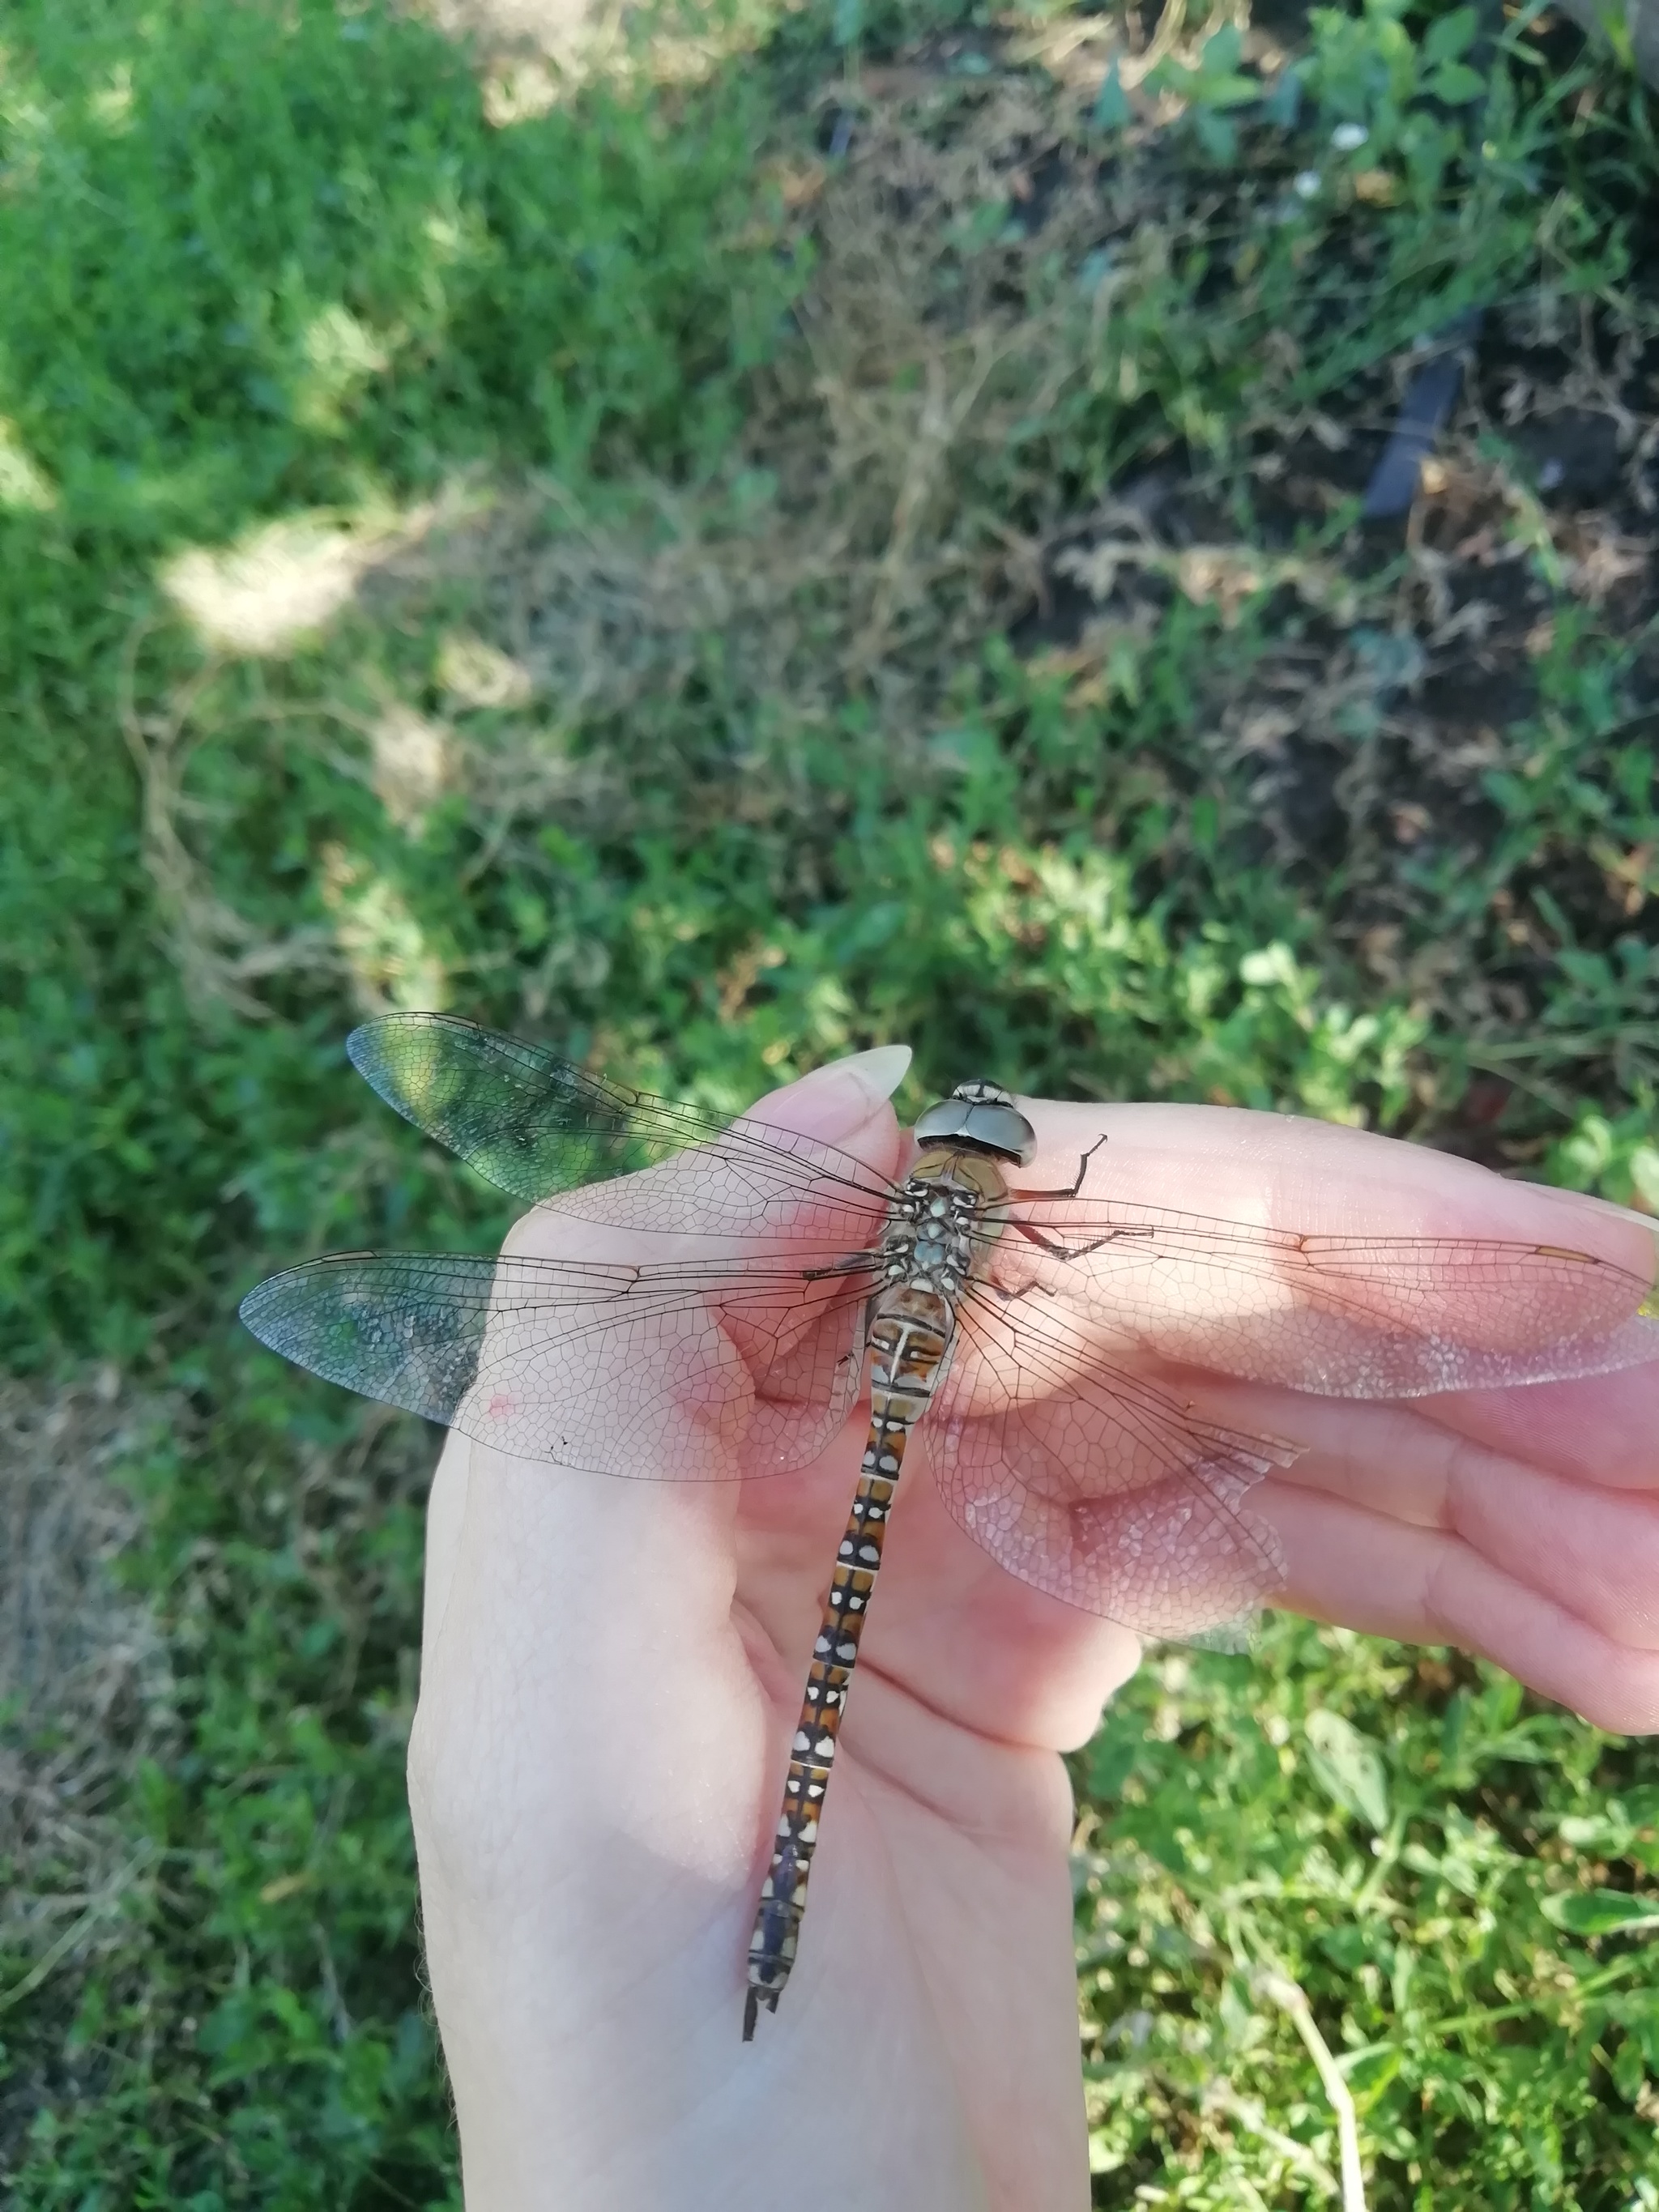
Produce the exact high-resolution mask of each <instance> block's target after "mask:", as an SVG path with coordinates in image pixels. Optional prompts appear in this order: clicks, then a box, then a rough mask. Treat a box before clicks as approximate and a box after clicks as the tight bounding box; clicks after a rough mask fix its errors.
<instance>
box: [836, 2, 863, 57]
mask: <svg viewBox="0 0 1659 2212" xmlns="http://www.w3.org/2000/svg"><path fill="white" fill-rule="evenodd" d="M863 28H864V0H836V27H835V32H834V37H835V41H836V45H837V46H853V45H854V44H855V43H856V41H857V39H858V35H859V33H860V31H861V30H862V29H863Z"/></svg>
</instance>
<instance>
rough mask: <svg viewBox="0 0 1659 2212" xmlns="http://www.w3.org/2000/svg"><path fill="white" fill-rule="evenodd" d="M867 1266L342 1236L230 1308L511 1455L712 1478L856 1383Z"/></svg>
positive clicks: (824, 1431)
mask: <svg viewBox="0 0 1659 2212" xmlns="http://www.w3.org/2000/svg"><path fill="white" fill-rule="evenodd" d="M871 1285H872V1278H871V1277H870V1275H869V1273H868V1272H867V1270H860V1268H859V1267H857V1266H856V1265H849V1266H848V1267H847V1268H846V1269H845V1270H844V1271H843V1272H842V1273H839V1274H837V1275H836V1276H834V1277H832V1278H829V1279H815V1278H811V1277H808V1276H805V1275H804V1274H803V1273H802V1272H801V1271H800V1270H799V1269H798V1268H797V1269H793V1270H791V1269H787V1268H782V1267H768V1266H766V1265H764V1264H763V1265H760V1266H758V1267H739V1266H737V1265H735V1264H733V1265H727V1266H724V1267H721V1266H718V1265H717V1266H714V1267H696V1268H693V1267H685V1266H681V1265H678V1264H668V1265H665V1266H661V1267H623V1266H607V1265H604V1264H599V1263H592V1262H580V1261H554V1260H538V1259H517V1258H514V1259H501V1260H489V1259H483V1258H473V1257H470V1256H466V1255H453V1256H451V1255H422V1254H415V1253H392V1254H375V1253H348V1254H343V1255H339V1256H337V1257H334V1258H330V1259H325V1260H314V1261H311V1262H310V1263H309V1264H308V1265H307V1266H305V1267H295V1268H292V1269H290V1270H289V1272H288V1273H285V1274H281V1275H274V1276H272V1277H271V1278H270V1280H269V1281H267V1282H264V1283H261V1284H260V1285H258V1287H257V1288H256V1289H255V1290H253V1291H250V1292H249V1294H248V1296H247V1297H246V1298H245V1299H244V1301H243V1303H242V1309H241V1311H242V1318H243V1320H244V1321H245V1322H246V1324H247V1326H248V1327H249V1328H251V1329H252V1332H253V1334H255V1335H256V1336H257V1337H258V1338H259V1340H260V1341H261V1342H262V1343H264V1344H266V1345H269V1346H270V1348H271V1349H272V1350H273V1351H275V1352H281V1353H282V1354H283V1356H284V1358H289V1359H292V1360H295V1362H296V1363H297V1364H299V1365H301V1366H302V1367H307V1368H309V1369H310V1370H311V1371H312V1372H313V1374H316V1375H320V1376H324V1377H325V1379H326V1380H327V1381H329V1382H331V1383H343V1384H344V1385H345V1387H346V1388H347V1389H352V1390H357V1391H361V1392H362V1394H363V1395H364V1396H366V1397H371V1398H379V1399H381V1400H383V1401H385V1402H386V1403H387V1404H388V1405H393V1406H401V1407H406V1408H407V1409H408V1410H409V1411H410V1412H411V1413H421V1414H423V1415H424V1416H425V1417H426V1419H428V1420H432V1421H438V1422H441V1423H443V1424H444V1425H446V1426H447V1427H450V1428H453V1429H458V1430H459V1431H461V1433H462V1434H463V1435H465V1436H469V1437H473V1438H475V1439H476V1440H477V1441H478V1442H480V1443H488V1444H491V1445H494V1446H495V1448H496V1449H499V1450H501V1451H505V1452H510V1453H512V1454H513V1455H516V1456H518V1457H520V1458H525V1459H542V1460H550V1461H552V1462H556V1463H557V1464H558V1465H560V1466H564V1467H572V1468H591V1469H593V1470H595V1471H597V1472H599V1473H602V1474H623V1475H634V1474H650V1475H659V1476H665V1477H667V1478H669V1479H676V1480H715V1479H719V1478H720V1477H723V1476H724V1477H731V1478H733V1479H737V1478H743V1477H748V1476H753V1475H760V1474H777V1473H781V1472H782V1471H784V1470H786V1469H787V1468H797V1467H805V1466H806V1465H808V1464H810V1462H811V1461H813V1460H814V1459H816V1458H817V1456H818V1455H819V1453H820V1452H822V1451H823V1449H824V1447H825V1446H826V1445H827V1444H828V1443H829V1442H830V1440H831V1439H832V1438H833V1437H834V1436H835V1435H836V1432H837V1431H838V1430H839V1429H840V1428H841V1426H842V1424H843V1423H844V1422H845V1420H846V1419H847V1417H848V1413H850V1412H851V1410H852V1408H853V1407H854V1405H855V1404H856V1402H857V1400H858V1394H859V1366H860V1352H861V1348H862V1329H861V1321H862V1309H863V1304H864V1302H865V1301H866V1299H867V1297H868V1296H869V1294H870V1289H871Z"/></svg>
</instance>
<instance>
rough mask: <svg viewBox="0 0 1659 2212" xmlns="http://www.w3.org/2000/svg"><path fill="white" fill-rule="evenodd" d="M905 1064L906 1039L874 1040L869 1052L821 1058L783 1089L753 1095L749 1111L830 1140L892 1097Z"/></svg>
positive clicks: (907, 1064) (907, 1048) (827, 1140)
mask: <svg viewBox="0 0 1659 2212" xmlns="http://www.w3.org/2000/svg"><path fill="white" fill-rule="evenodd" d="M909 1065H910V1048H909V1046H908V1044H878V1045H877V1046H876V1048H874V1050H873V1051H871V1052H854V1053H849V1054H848V1056H847V1058H846V1059H845V1060H829V1061H826V1063H825V1064H824V1066H822V1067H815V1068H813V1069H812V1070H811V1073H809V1074H806V1075H803V1076H802V1077H800V1079H799V1081H797V1082H794V1083H792V1084H790V1085H787V1088H786V1089H784V1090H782V1091H772V1092H770V1093H769V1095H768V1096H767V1097H764V1098H762V1099H759V1100H757V1102H756V1103H755V1104H754V1105H753V1106H752V1107H750V1116H751V1118H754V1119H756V1120H759V1121H774V1120H781V1121H786V1122H787V1126H788V1127H791V1128H793V1129H795V1130H797V1131H798V1132H799V1134H800V1135H802V1136H804V1137H806V1136H811V1137H820V1138H823V1139H824V1140H825V1141H826V1142H829V1143H833V1142H834V1141H835V1140H836V1139H837V1138H839V1137H842V1136H845V1135H847V1134H848V1133H849V1132H850V1131H851V1130H854V1129H856V1128H857V1127H859V1125H860V1122H863V1121H867V1120H868V1118H869V1116H870V1113H871V1109H872V1108H874V1107H877V1106H879V1105H881V1104H882V1103H884V1101H885V1100H887V1099H889V1098H890V1097H892V1095H893V1093H894V1091H896V1090H897V1088H898V1086H899V1085H900V1084H901V1083H902V1080H903V1079H904V1071H905V1069H906V1068H907V1067H908V1066H909ZM786 1101H787V1103H785V1102H786Z"/></svg>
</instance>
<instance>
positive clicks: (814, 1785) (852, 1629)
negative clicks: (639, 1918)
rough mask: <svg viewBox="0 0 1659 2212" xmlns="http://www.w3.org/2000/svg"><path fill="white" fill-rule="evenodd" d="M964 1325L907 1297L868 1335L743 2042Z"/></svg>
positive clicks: (803, 1868)
mask: <svg viewBox="0 0 1659 2212" xmlns="http://www.w3.org/2000/svg"><path fill="white" fill-rule="evenodd" d="M954 1328H955V1315H954V1312H953V1311H952V1310H951V1305H950V1303H949V1302H948V1301H947V1300H946V1299H945V1298H943V1297H939V1294H938V1293H937V1292H936V1291H916V1290H914V1289H911V1288H908V1286H900V1287H896V1288H894V1289H891V1290H889V1291H884V1292H883V1293H882V1294H881V1295H880V1296H878V1298H877V1299H876V1302H875V1306H874V1310H873V1312H872V1318H871V1322H870V1328H869V1346H870V1432H869V1435H868V1437H867V1438H866V1443H865V1447H864V1462H863V1465H862V1467H861V1468H860V1471H859V1486H858V1490H857V1492H856V1493H855V1495H854V1499H853V1507H852V1510H851V1512H850V1513H849V1514H848V1516H847V1528H846V1530H845V1533H844V1534H843V1535H842V1540H841V1548H840V1551H839V1552H838V1553H837V1555H836V1566H835V1572H834V1573H833V1575H832V1576H831V1577H830V1580H829V1596H828V1597H827V1599H826V1600H825V1601H824V1607H823V1618H822V1620H821V1621H820V1623H819V1626H818V1634H817V1642H816V1643H815V1644H813V1646H812V1664H811V1669H810V1670H809V1672H808V1674H807V1678H806V1693H805V1697H804V1698H803V1699H802V1700H801V1708H800V1718H799V1721H798V1722H797V1723H796V1724H795V1735H794V1739H793V1742H792V1743H791V1745H790V1747H789V1775H788V1779H787V1782H786V1783H785V1784H784V1790H783V1809H782V1811H781V1814H780V1815H779V1819H778V1826H777V1834H776V1838H775V1841H774V1844H773V1846H772V1863H771V1865H770V1867H769V1869H768V1870H767V1875H766V1880H765V1881H764V1883H763V1885H762V1887H761V1897H760V1909H759V1911H757V1914H756V1916H755V1929H754V1933H753V1935H752V1936H750V1941H749V1990H748V1995H747V1996H746V1998H745V2000H744V2015H743V2039H744V2042H745V2043H747V2042H749V2041H750V2039H752V2037H753V2035H754V2033H755V2022H756V2021H757V2018H758V2016H759V2012H760V2008H761V2007H762V2006H763V2005H764V2006H765V2007H766V2008H767V2010H768V2011H769V2012H775V2011H776V2009H777V2003H778V1999H779V1997H780V1996H781V1995H782V1993H783V1987H784V1984H785V1983H786V1982H787V1980H788V1978H789V1970H790V1968H791V1967H792V1966H793V1965H794V1962H795V1949H796V1945H797V1943H798V1942H799V1935H800V1923H801V1916H802V1914H803V1913H804V1912H805V1910H806V1884H807V1878H808V1876H809V1875H810V1874H811V1866H812V1853H813V1851H814V1850H815V1849H816V1847H817V1839H818V1821H819V1819H820V1816H821V1814H822V1812H823V1797H824V1792H825V1791H826V1790H828V1788H829V1775H830V1771H831V1769H832V1767H833V1766H834V1764H835V1757H836V1740H837V1738H838V1737H839V1735H840V1734H841V1721H842V1714H843V1712H845V1711H846V1709H847V1690H848V1684H849V1683H850V1682H851V1680H852V1679H853V1669H854V1667H855V1666H856V1665H857V1663H858V1656H859V1640H860V1637H861V1636H862V1635H863V1632H864V1621H865V1615H866V1612H867V1611H868V1608H869V1604H870V1595H871V1592H872V1590H873V1589H874V1588H875V1582H876V1574H877V1571H878V1568H879V1567H880V1565H881V1554H882V1547H883V1546H884V1543H885V1541H886V1537H887V1521H888V1516H889V1514H890V1512H891V1510H892V1504H893V1497H894V1493H895V1492H896V1490H897V1488H898V1480H899V1476H900V1474H902V1472H903V1468H904V1453H905V1448H906V1446H907V1445H908V1443H909V1440H910V1431H911V1430H912V1429H913V1428H914V1427H915V1424H916V1422H917V1421H918V1420H919V1419H921V1415H922V1414H923V1413H925V1412H926V1411H927V1404H928V1401H929V1400H930V1399H931V1397H932V1395H933V1389H934V1387H935V1385H936V1384H937V1383H938V1382H939V1379H940V1377H941V1376H943V1374H944V1372H945V1365H946V1364H947V1361H948V1358H949V1355H950V1350H951V1335H952V1333H953V1331H954Z"/></svg>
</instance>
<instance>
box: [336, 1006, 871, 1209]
mask: <svg viewBox="0 0 1659 2212" xmlns="http://www.w3.org/2000/svg"><path fill="white" fill-rule="evenodd" d="M346 1049H347V1051H348V1052H349V1054H350V1055H351V1060H352V1064H353V1065H354V1066H356V1069H357V1070H358V1072H359V1073H360V1074H362V1076H363V1077H364V1078H365V1079H366V1080H367V1081H368V1083H369V1084H371V1085H373V1087H374V1090H375V1091H378V1092H379V1093H380V1097H382V1098H384V1099H385V1100H386V1103H387V1104H388V1105H389V1106H392V1107H394V1108H395V1109H397V1111H398V1113H399V1114H401V1115H403V1116H404V1120H405V1121H412V1122H413V1123H414V1124H415V1126H416V1128H418V1129H422V1130H424V1131H425V1132H426V1133H427V1135H428V1136H429V1137H433V1138H435V1139H437V1141H438V1142H439V1143H440V1144H441V1145H443V1146H445V1147H446V1148H447V1150H448V1151H450V1152H453V1153H454V1154H455V1155H456V1157H457V1158H459V1159H463V1160H465V1162H466V1164H468V1166H469V1167H472V1168H476V1169H477V1171H478V1173H479V1174H480V1175H482V1176H487V1177H488V1178H489V1181H490V1182H493V1183H495V1185H496V1186H497V1187H498V1188H500V1189H501V1190H505V1191H508V1192H511V1193H512V1194H513V1196H514V1197H515V1198H523V1199H529V1200H541V1199H556V1200H561V1201H562V1210H563V1211H566V1212H580V1214H581V1216H582V1218H584V1219H586V1220H593V1221H603V1222H607V1223H611V1224H613V1225H617V1226H618V1227H623V1228H635V1229H661V1230H668V1231H674V1232H675V1233H677V1234H680V1235H694V1236H718V1235H723V1234H724V1235H730V1234H737V1235H750V1234H756V1233H759V1232H762V1231H767V1232H770V1233H772V1234H777V1235H784V1236H787V1237H790V1238H791V1239H792V1240H793V1239H795V1238H805V1239H806V1240H808V1241H813V1242H817V1243H821V1244H823V1245H824V1246H825V1247H826V1248H827V1247H829V1246H832V1245H836V1244H837V1243H838V1244H839V1246H840V1248H841V1249H848V1247H856V1246H858V1245H860V1244H863V1243H869V1242H871V1241H872V1224H873V1223H874V1222H876V1221H878V1220H879V1218H881V1215H882V1214H883V1212H884V1210H885V1208H886V1206H887V1205H888V1203H889V1201H890V1198H891V1196H892V1187H891V1185H890V1183H888V1182H887V1181H886V1180H885V1178H884V1177H883V1176H878V1175H876V1174H875V1173H873V1172H872V1170H870V1169H869V1168H866V1167H865V1166H864V1165H863V1164H862V1163H861V1162H860V1161H858V1160H856V1159H854V1158H852V1157H851V1156H850V1155H849V1154H848V1153H845V1152H836V1150H834V1148H833V1147H831V1146H826V1145H818V1144H815V1143H814V1142H812V1140H811V1139H809V1138H805V1137H799V1136H796V1135H794V1134H793V1133H791V1132H790V1131H788V1130H784V1129H774V1128H772V1127H769V1125H767V1124H766V1123H763V1122H759V1121H748V1120H744V1119H742V1118H739V1119H738V1121H732V1122H726V1121H722V1120H721V1118H720V1116H719V1115H714V1114H710V1113H708V1112H707V1111H705V1110H704V1109H702V1108H701V1107H697V1106H691V1105H681V1104H678V1103H675V1102H674V1101H673V1100H671V1099H665V1098H655V1097H652V1096H651V1095H650V1094H649V1093H648V1092H647V1091H631V1090H629V1089H628V1088H627V1087H626V1086H625V1085H622V1084H619V1083H608V1082H606V1081H605V1079H603V1078H602V1077H599V1076H596V1075H590V1074H589V1073H587V1072H586V1069H585V1068H580V1067H578V1066H575V1065H574V1062H572V1061H570V1060H560V1059H559V1058H558V1057H557V1056H556V1054H553V1053H550V1052H548V1051H546V1050H544V1048H542V1047H541V1046H539V1045H533V1044H526V1043H524V1042H522V1041H521V1040H520V1039H519V1038H517V1037H511V1036H503V1035H501V1033H500V1032H499V1031H496V1030H484V1029H480V1028H478V1027H477V1024H475V1023H472V1022H464V1021H459V1020H457V1019H456V1018H454V1017H453V1016H452V1015H449V1014H388V1015H386V1016H385V1017H384V1018H381V1019H380V1020H379V1021H374V1022H366V1023H364V1024H363V1025H362V1028H361V1029H356V1030H353V1031H352V1033H351V1035H350V1036H349V1038H348V1039H347V1040H346ZM677 1155H684V1156H685V1157H684V1158H676V1156H677ZM639 1170H646V1171H647V1172H645V1173H644V1174H641V1173H639V1172H638V1171H639ZM613 1178H623V1180H622V1181H621V1182H617V1184H616V1185H615V1187H614V1188H613V1187H611V1184H612V1179H613ZM591 1184H603V1185H605V1188H602V1189H590V1188H587V1186H589V1185H591ZM575 1193H580V1198H578V1197H575V1196H574V1195H572V1194H575Z"/></svg>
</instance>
